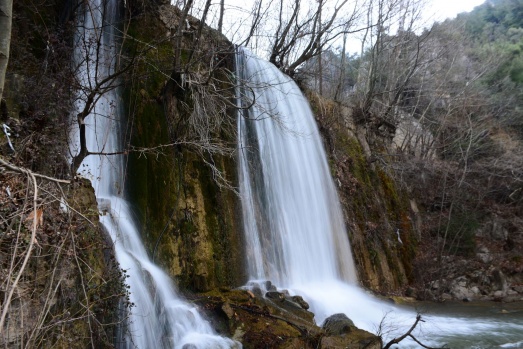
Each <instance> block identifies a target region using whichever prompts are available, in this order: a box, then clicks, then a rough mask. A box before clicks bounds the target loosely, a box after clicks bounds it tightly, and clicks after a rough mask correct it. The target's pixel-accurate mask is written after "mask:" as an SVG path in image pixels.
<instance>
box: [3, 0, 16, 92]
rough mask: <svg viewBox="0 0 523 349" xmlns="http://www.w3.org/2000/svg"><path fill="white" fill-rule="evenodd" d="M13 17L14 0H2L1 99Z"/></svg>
mask: <svg viewBox="0 0 523 349" xmlns="http://www.w3.org/2000/svg"><path fill="white" fill-rule="evenodd" d="M12 17H13V0H0V101H1V100H2V94H3V92H4V81H5V72H6V70H7V62H8V60H9V44H10V43H11V19H12Z"/></svg>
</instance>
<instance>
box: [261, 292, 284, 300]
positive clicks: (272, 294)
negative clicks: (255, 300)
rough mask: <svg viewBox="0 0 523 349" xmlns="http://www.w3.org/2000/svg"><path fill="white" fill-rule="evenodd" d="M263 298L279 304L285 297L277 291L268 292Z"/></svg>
mask: <svg viewBox="0 0 523 349" xmlns="http://www.w3.org/2000/svg"><path fill="white" fill-rule="evenodd" d="M265 297H266V298H269V299H272V300H275V301H280V302H283V301H284V300H285V295H284V294H283V293H281V292H278V291H269V292H267V293H265Z"/></svg>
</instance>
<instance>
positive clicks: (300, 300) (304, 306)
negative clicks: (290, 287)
mask: <svg viewBox="0 0 523 349" xmlns="http://www.w3.org/2000/svg"><path fill="white" fill-rule="evenodd" d="M291 299H292V301H293V302H294V303H297V304H298V305H299V306H300V307H302V309H305V310H307V309H309V303H307V302H306V301H305V300H304V299H303V298H302V297H301V296H292V297H291Z"/></svg>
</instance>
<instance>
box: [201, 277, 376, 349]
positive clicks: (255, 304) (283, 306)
mask: <svg viewBox="0 0 523 349" xmlns="http://www.w3.org/2000/svg"><path fill="white" fill-rule="evenodd" d="M194 302H195V303H196V304H198V305H199V306H200V307H201V309H202V311H204V312H205V313H206V316H207V318H208V319H210V321H211V323H212V325H213V326H214V328H215V329H216V331H217V332H218V333H220V334H223V335H224V336H228V337H232V338H233V339H235V340H237V341H239V342H241V343H242V345H243V347H244V348H245V349H250V348H253V349H254V348H274V349H277V348H311V349H312V348H315V349H316V348H333V349H336V348H340V349H341V348H347V349H362V348H367V349H379V348H381V347H382V341H381V339H380V338H379V337H376V336H375V335H373V334H371V333H369V332H366V331H363V330H361V329H358V328H357V327H356V326H354V324H353V323H352V321H351V320H350V319H349V318H348V317H347V316H346V315H344V314H335V315H333V316H331V317H329V318H327V319H326V320H325V322H324V323H323V325H322V327H319V326H317V325H316V324H315V323H314V314H313V313H311V312H310V311H308V308H309V306H308V304H307V302H305V301H304V300H303V298H302V297H300V296H290V295H289V293H288V292H286V291H277V290H276V289H275V288H274V287H268V288H267V291H266V292H265V291H262V290H261V289H260V288H254V289H252V290H247V289H227V288H222V289H220V290H216V291H212V292H210V293H206V294H204V295H201V296H199V297H198V298H197V299H195V300H194Z"/></svg>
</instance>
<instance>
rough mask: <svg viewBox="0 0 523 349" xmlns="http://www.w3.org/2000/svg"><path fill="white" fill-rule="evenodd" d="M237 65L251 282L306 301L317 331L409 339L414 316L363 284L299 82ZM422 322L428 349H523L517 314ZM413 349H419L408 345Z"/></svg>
mask: <svg viewBox="0 0 523 349" xmlns="http://www.w3.org/2000/svg"><path fill="white" fill-rule="evenodd" d="M236 65H237V68H236V71H237V76H238V79H239V80H240V81H239V87H238V91H237V95H238V96H239V98H238V109H239V115H238V152H239V160H238V162H239V164H238V167H239V171H238V172H239V186H240V196H241V200H242V214H243V224H244V230H245V235H246V255H247V263H248V272H249V276H250V278H251V280H253V282H256V281H261V280H270V281H272V282H273V283H275V284H276V286H278V287H280V288H285V289H287V290H289V291H290V292H291V293H297V294H300V295H302V296H304V298H305V299H306V300H307V302H309V304H310V306H311V308H310V309H311V311H312V312H313V313H314V314H315V319H316V322H317V323H321V322H323V320H324V319H325V318H326V317H328V316H330V315H332V314H335V313H345V314H347V316H348V317H349V318H351V319H352V320H353V322H354V323H355V325H356V326H358V327H360V328H362V329H365V330H368V331H370V332H378V331H379V332H380V333H381V334H382V335H384V338H385V340H387V338H388V339H392V338H394V337H395V336H396V335H399V334H403V333H405V331H406V330H407V329H408V328H409V327H410V326H411V325H412V323H413V320H414V318H415V316H416V313H415V311H414V310H412V309H407V308H403V307H400V306H394V305H391V304H390V303H385V302H383V301H380V300H378V299H376V298H374V297H372V296H370V295H368V294H367V293H366V292H365V291H364V290H362V289H361V288H360V287H358V285H357V277H356V272H355V267H354V263H353V260H352V255H351V248H350V244H349V241H348V236H347V233H346V231H345V227H344V220H343V216H342V211H341V209H340V204H339V200H338V197H337V194H336V190H335V186H334V184H333V181H332V178H331V175H330V172H329V167H328V163H327V160H326V156H325V153H324V150H323V147H322V143H321V140H320V137H319V134H318V129H317V127H316V124H315V121H314V116H313V114H312V112H311V110H310V107H309V105H308V102H307V101H306V99H305V97H304V96H303V95H302V93H301V91H300V90H299V88H298V87H297V86H296V84H295V83H294V82H293V81H292V79H290V78H289V77H287V76H285V75H284V74H282V73H281V72H280V71H279V70H278V69H277V68H276V67H275V66H273V65H272V64H270V63H268V62H265V61H263V60H261V59H259V58H257V57H255V56H253V55H252V54H251V53H250V52H249V51H247V50H245V49H241V48H240V49H238V53H237V57H236ZM258 284H259V285H263V283H260V282H258ZM383 319H385V322H383V323H382V320H383ZM424 319H425V321H426V322H425V324H427V325H425V326H418V328H416V330H415V331H414V332H413V333H412V334H413V335H416V336H417V338H419V339H425V344H427V345H431V346H441V345H443V344H445V343H449V344H450V345H451V346H452V347H455V348H477V349H479V348H492V345H493V344H494V345H499V344H503V347H504V348H519V344H521V343H523V342H518V341H521V340H522V336H521V333H523V319H521V318H517V314H516V315H515V316H512V317H508V316H507V317H504V318H503V315H501V316H495V315H494V314H489V317H472V318H466V317H465V316H461V315H454V316H451V317H449V316H433V315H426V314H424ZM394 329H395V331H394ZM518 343H519V344H518ZM407 347H408V348H419V345H418V344H417V343H415V342H412V341H411V342H408V341H404V342H402V343H401V348H407ZM496 347H497V346H496Z"/></svg>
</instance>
